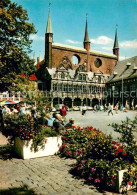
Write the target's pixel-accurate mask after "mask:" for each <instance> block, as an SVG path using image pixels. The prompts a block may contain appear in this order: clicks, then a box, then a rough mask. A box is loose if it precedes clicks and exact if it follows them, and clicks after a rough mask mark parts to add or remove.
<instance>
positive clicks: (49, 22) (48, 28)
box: [46, 3, 52, 33]
mask: <svg viewBox="0 0 137 195" xmlns="http://www.w3.org/2000/svg"><path fill="white" fill-rule="evenodd" d="M50 4H51V3H49V14H48V21H47V28H46V33H52V26H51V17H50Z"/></svg>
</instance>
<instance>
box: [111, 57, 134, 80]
mask: <svg viewBox="0 0 137 195" xmlns="http://www.w3.org/2000/svg"><path fill="white" fill-rule="evenodd" d="M127 64H130V66H127ZM136 67H137V56H134V57H131V58H128V59H126V60H122V61H119V62H118V63H117V65H116V66H115V68H114V70H113V72H112V73H111V75H110V77H109V79H108V82H115V81H119V80H122V77H123V79H130V78H134V77H137V70H136Z"/></svg>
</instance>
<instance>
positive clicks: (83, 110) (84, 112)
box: [82, 104, 87, 116]
mask: <svg viewBox="0 0 137 195" xmlns="http://www.w3.org/2000/svg"><path fill="white" fill-rule="evenodd" d="M86 111H87V107H86V105H85V104H84V106H83V108H82V115H83V116H84V115H85V114H86Z"/></svg>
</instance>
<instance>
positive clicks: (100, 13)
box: [11, 0, 137, 60]
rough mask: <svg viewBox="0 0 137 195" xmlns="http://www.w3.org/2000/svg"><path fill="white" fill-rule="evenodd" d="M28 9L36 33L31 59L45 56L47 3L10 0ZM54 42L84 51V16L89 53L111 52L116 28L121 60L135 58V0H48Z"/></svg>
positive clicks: (136, 25) (136, 13) (44, 1)
mask: <svg viewBox="0 0 137 195" xmlns="http://www.w3.org/2000/svg"><path fill="white" fill-rule="evenodd" d="M11 1H12V2H15V3H17V4H18V5H22V7H23V8H24V9H26V10H27V12H28V16H29V22H31V23H33V24H34V26H35V29H36V31H37V34H35V35H31V37H30V38H31V39H33V43H32V53H31V57H33V56H34V55H35V59H36V58H37V57H39V56H40V59H41V60H42V59H43V57H44V48H45V42H44V37H45V32H46V26H47V18H48V11H49V0H11ZM50 2H51V6H50V13H51V23H52V31H53V41H54V42H56V43H62V44H66V45H72V46H76V47H82V48H83V39H84V33H85V21H86V13H87V14H88V16H87V20H88V33H89V38H90V41H91V47H90V48H91V50H96V51H103V52H108V53H112V48H113V44H114V37H115V28H116V24H117V25H118V27H117V31H118V41H119V48H120V60H124V59H127V58H129V57H132V56H137V0H50Z"/></svg>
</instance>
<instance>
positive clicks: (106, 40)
mask: <svg viewBox="0 0 137 195" xmlns="http://www.w3.org/2000/svg"><path fill="white" fill-rule="evenodd" d="M90 41H91V43H94V44H100V45H109V44H112V43H113V39H111V38H109V37H107V36H99V37H98V38H96V39H91V40H90Z"/></svg>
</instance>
